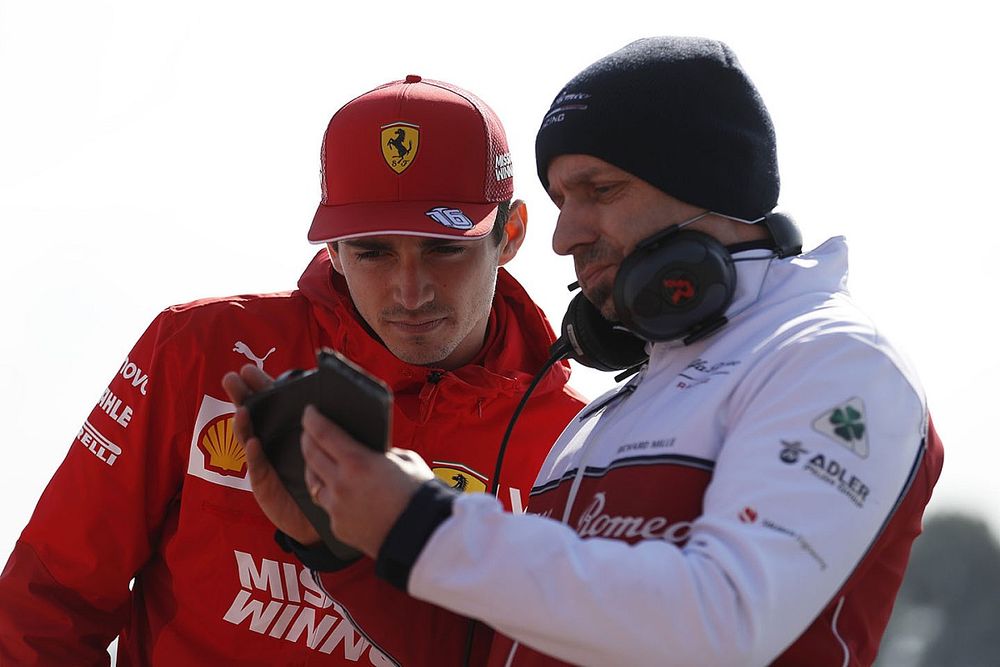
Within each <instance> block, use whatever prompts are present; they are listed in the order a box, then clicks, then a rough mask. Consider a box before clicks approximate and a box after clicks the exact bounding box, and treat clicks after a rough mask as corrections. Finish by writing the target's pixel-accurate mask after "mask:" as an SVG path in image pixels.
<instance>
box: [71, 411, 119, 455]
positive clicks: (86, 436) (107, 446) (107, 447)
mask: <svg viewBox="0 0 1000 667" xmlns="http://www.w3.org/2000/svg"><path fill="white" fill-rule="evenodd" d="M76 439H77V440H79V441H80V444H81V445H83V446H84V447H86V448H87V449H89V450H90V451H91V453H93V455H94V456H96V457H97V458H99V459H101V460H102V461H104V462H105V463H107V464H108V465H109V466H113V465H114V464H115V461H116V460H117V459H118V457H119V456H121V455H122V448H121V447H119V446H118V445H116V444H115V443H113V442H111V441H110V440H108V439H107V438H106V437H104V434H102V433H101V432H100V431H98V430H97V429H96V428H94V427H93V425H92V424H91V423H90V422H89V421H84V422H83V426H81V427H80V432H79V433H77V434H76Z"/></svg>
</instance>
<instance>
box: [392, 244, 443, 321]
mask: <svg viewBox="0 0 1000 667" xmlns="http://www.w3.org/2000/svg"><path fill="white" fill-rule="evenodd" d="M387 277H388V276H387ZM392 279H393V283H394V285H393V287H394V294H395V298H396V302H397V303H399V304H400V305H401V306H403V307H404V308H406V309H407V310H417V309H418V308H420V307H421V306H423V305H424V304H427V303H430V302H431V301H433V300H434V281H433V278H432V276H431V274H430V272H429V271H428V270H427V267H426V266H425V265H424V262H423V261H422V260H421V259H420V257H419V256H412V255H409V254H404V255H403V256H402V257H401V258H400V261H399V262H398V264H397V266H396V267H395V270H394V271H393V276H392Z"/></svg>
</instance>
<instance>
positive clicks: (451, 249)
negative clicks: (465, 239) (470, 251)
mask: <svg viewBox="0 0 1000 667" xmlns="http://www.w3.org/2000/svg"><path fill="white" fill-rule="evenodd" d="M434 252H435V253H437V254H438V255H445V256H449V255H461V254H462V253H463V252H465V246H461V245H439V246H437V247H436V248H434Z"/></svg>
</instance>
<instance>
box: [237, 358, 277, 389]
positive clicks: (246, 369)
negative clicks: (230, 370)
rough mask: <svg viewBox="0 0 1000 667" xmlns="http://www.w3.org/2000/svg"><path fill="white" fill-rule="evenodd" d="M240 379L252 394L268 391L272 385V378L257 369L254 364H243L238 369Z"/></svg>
mask: <svg viewBox="0 0 1000 667" xmlns="http://www.w3.org/2000/svg"><path fill="white" fill-rule="evenodd" d="M240 377H241V378H242V379H243V381H244V382H246V384H247V386H248V387H249V388H250V390H251V391H253V392H258V391H262V390H264V389H268V388H269V387H270V386H271V385H273V384H274V378H272V377H271V376H270V375H268V374H267V373H265V372H264V371H263V370H262V369H260V368H257V366H256V365H255V364H245V365H244V366H243V367H242V368H241V369H240Z"/></svg>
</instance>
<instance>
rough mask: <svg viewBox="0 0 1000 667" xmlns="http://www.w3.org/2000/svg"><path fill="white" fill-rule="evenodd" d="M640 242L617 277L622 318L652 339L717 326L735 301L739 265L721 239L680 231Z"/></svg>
mask: <svg viewBox="0 0 1000 667" xmlns="http://www.w3.org/2000/svg"><path fill="white" fill-rule="evenodd" d="M652 241H653V242H650V243H644V244H641V245H640V246H638V247H637V248H636V249H635V250H634V251H633V252H632V253H630V254H629V256H628V257H626V258H625V259H624V260H622V263H621V266H620V267H619V268H618V274H617V275H616V276H615V286H614V301H615V309H616V311H617V313H618V316H619V317H620V318H621V321H622V324H624V325H625V326H626V327H628V329H629V330H630V331H633V332H635V334H636V335H638V336H641V337H642V338H645V339H647V340H652V341H666V340H676V339H679V338H685V339H686V338H687V337H689V336H691V335H692V334H696V333H697V332H699V331H702V330H703V329H705V328H706V327H714V326H716V325H717V323H718V322H719V320H720V319H721V318H722V316H723V313H724V312H725V310H726V308H727V307H728V306H729V304H730V302H731V301H732V300H733V294H734V293H735V291H736V269H735V267H734V265H733V259H732V257H731V256H730V254H729V252H728V251H727V250H726V248H725V246H723V245H722V244H721V243H720V242H719V241H717V240H715V239H714V238H712V237H711V236H709V235H708V234H702V233H701V232H695V231H690V230H684V231H677V232H674V233H672V234H670V235H668V236H664V237H662V238H659V239H657V238H656V237H654V239H652Z"/></svg>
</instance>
